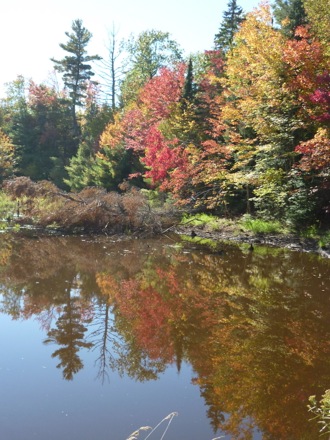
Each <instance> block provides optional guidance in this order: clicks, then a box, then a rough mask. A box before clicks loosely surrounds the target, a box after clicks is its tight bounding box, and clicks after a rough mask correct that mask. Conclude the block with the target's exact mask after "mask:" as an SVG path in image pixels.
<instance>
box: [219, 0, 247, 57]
mask: <svg viewBox="0 0 330 440" xmlns="http://www.w3.org/2000/svg"><path fill="white" fill-rule="evenodd" d="M243 20H244V14H243V9H242V8H241V7H240V6H238V4H237V1H236V0H229V2H228V4H227V10H226V11H225V12H224V13H223V15H222V22H221V25H220V28H219V32H218V33H217V34H216V35H215V37H214V48H215V49H216V50H221V51H223V52H224V53H226V52H228V51H229V50H230V49H231V47H232V44H233V39H234V35H235V33H236V32H237V30H238V28H239V25H240V24H241V23H242V21H243Z"/></svg>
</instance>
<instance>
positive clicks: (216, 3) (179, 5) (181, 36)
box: [0, 0, 259, 95]
mask: <svg viewBox="0 0 330 440" xmlns="http://www.w3.org/2000/svg"><path fill="white" fill-rule="evenodd" d="M227 3H228V0H162V1H158V0H10V1H6V2H4V4H3V5H2V6H1V14H0V56H1V69H0V94H1V95H2V94H3V85H4V83H6V82H10V81H13V80H14V79H15V78H16V77H17V75H23V76H24V77H26V78H32V79H33V80H34V81H36V82H37V83H40V82H43V81H45V80H47V77H48V76H49V74H50V73H51V72H52V71H53V63H52V62H51V61H50V58H52V57H54V58H56V59H61V58H63V57H64V56H65V52H64V51H63V50H62V49H61V48H60V47H59V44H60V43H66V42H67V37H66V35H65V32H66V31H68V32H71V25H72V21H73V20H75V19H78V18H80V19H82V20H83V25H84V27H86V28H87V29H88V30H89V31H90V32H92V34H93V37H92V39H91V41H90V43H89V45H88V46H87V51H88V53H89V55H94V54H98V55H100V56H104V57H106V54H107V51H106V44H107V41H108V37H107V35H108V31H109V30H110V29H111V28H112V25H113V24H114V25H115V27H116V28H117V29H118V31H119V32H118V38H119V39H120V38H127V37H128V36H129V35H130V34H131V33H133V34H134V35H137V34H139V33H140V32H142V31H144V30H150V29H156V30H161V31H165V32H169V33H170V34H171V37H172V38H173V39H174V40H176V41H177V43H178V44H179V45H180V47H181V48H182V49H183V50H184V52H185V54H187V55H188V54H189V53H193V52H198V51H204V50H207V49H212V45H213V38H214V35H215V34H216V33H217V31H218V28H219V25H220V22H221V19H222V13H223V11H224V10H225V9H226V7H227ZM238 4H239V5H240V6H242V7H243V9H244V11H245V12H250V11H251V10H252V9H253V8H254V7H256V6H257V5H258V4H259V1H258V0H241V1H238Z"/></svg>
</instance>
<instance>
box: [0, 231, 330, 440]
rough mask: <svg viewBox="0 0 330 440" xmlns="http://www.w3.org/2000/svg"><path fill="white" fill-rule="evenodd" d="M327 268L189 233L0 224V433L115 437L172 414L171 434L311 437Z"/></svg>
mask: <svg viewBox="0 0 330 440" xmlns="http://www.w3.org/2000/svg"><path fill="white" fill-rule="evenodd" d="M329 275H330V262H329V260H323V259H320V258H319V257H317V256H315V255H311V254H301V253H298V252H288V251H284V250H280V249H272V248H263V247H260V248H256V249H255V250H254V251H253V252H250V251H249V250H248V249H247V248H246V247H244V246H243V247H235V246H229V245H225V244H222V245H221V246H220V245H219V246H218V247H217V249H215V250H214V249H213V250H212V249H210V248H208V247H205V246H204V245H202V243H201V242H200V241H199V240H198V238H196V239H194V240H193V241H192V242H184V241H182V240H181V239H180V238H179V237H175V236H173V237H164V238H161V239H152V240H142V239H139V240H136V239H125V240H116V239H114V238H110V237H98V238H86V237H39V238H36V237H35V238H24V237H22V236H19V235H16V236H14V237H10V236H6V235H2V236H1V237H0V347H1V357H0V389H1V399H0V435H1V438H4V439H6V440H7V439H8V440H30V439H36V440H44V439H47V440H53V439H54V440H55V439H56V440H59V439H60V440H92V439H93V440H125V439H126V438H127V437H128V436H129V434H130V433H131V432H132V431H134V430H135V429H137V428H139V427H140V426H145V425H150V426H155V425H157V423H158V422H159V421H161V420H162V419H163V418H164V417H165V416H167V415H168V414H170V413H172V412H177V413H178V416H176V417H174V419H173V420H172V422H171V425H170V427H169V429H168V431H167V432H166V435H165V439H166V440H177V439H189V440H211V439H212V438H214V437H217V436H223V438H225V439H228V440H229V439H253V440H257V439H269V440H282V439H283V440H290V439H292V440H304V439H306V440H307V439H308V440H313V439H317V438H318V431H317V426H316V424H314V423H312V422H310V421H309V418H310V414H309V413H308V411H307V404H308V397H309V396H310V395H312V394H316V395H322V394H323V393H324V391H325V390H326V389H328V388H329V387H330V356H329V354H330V283H329V279H330V277H329ZM162 426H163V430H164V429H165V425H162ZM161 435H162V431H161V430H160V431H159V430H158V431H157V432H155V433H154V434H153V435H152V436H151V437H149V438H150V439H151V440H152V439H160V438H161ZM140 438H144V437H143V436H142V437H140Z"/></svg>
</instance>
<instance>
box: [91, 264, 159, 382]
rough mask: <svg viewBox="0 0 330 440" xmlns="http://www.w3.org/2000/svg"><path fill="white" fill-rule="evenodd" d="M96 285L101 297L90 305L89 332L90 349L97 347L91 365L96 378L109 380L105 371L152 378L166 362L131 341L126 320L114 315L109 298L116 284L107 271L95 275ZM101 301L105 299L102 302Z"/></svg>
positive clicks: (146, 378)
mask: <svg viewBox="0 0 330 440" xmlns="http://www.w3.org/2000/svg"><path fill="white" fill-rule="evenodd" d="M96 279H97V284H98V286H99V288H100V290H101V292H102V294H103V295H105V297H107V300H106V298H105V297H104V296H103V298H101V302H99V303H98V305H97V306H96V305H95V308H94V319H93V323H92V324H91V328H92V329H94V330H93V332H92V333H91V334H90V340H91V341H92V343H93V347H94V348H93V349H94V350H98V352H99V356H98V358H97V359H96V362H95V364H96V365H98V377H99V378H100V379H101V380H102V382H103V381H104V380H105V379H106V378H107V379H109V372H110V371H116V372H117V373H119V375H121V376H122V375H124V374H127V375H128V376H130V377H132V378H134V379H136V380H139V381H145V380H155V379H157V377H158V374H159V373H160V372H162V371H164V370H165V368H166V362H164V361H162V362H157V361H153V360H152V359H150V358H149V356H148V353H147V352H146V351H143V349H141V347H140V346H139V345H138V344H137V342H136V340H135V335H134V334H133V333H132V332H131V328H130V327H129V325H128V323H127V321H126V320H124V321H122V320H121V319H120V317H118V314H117V310H116V307H115V305H114V302H113V299H112V300H111V297H113V296H114V295H116V293H118V283H117V282H116V280H115V278H114V277H113V276H111V275H109V274H104V273H101V274H97V275H96ZM102 300H103V301H104V300H106V303H105V304H104V303H103V302H102Z"/></svg>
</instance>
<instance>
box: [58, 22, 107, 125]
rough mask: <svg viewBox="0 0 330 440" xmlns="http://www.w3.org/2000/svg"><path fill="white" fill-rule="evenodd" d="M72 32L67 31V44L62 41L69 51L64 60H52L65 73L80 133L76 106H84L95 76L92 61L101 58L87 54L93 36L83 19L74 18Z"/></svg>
mask: <svg viewBox="0 0 330 440" xmlns="http://www.w3.org/2000/svg"><path fill="white" fill-rule="evenodd" d="M72 31H73V32H72V33H69V32H65V35H66V36H67V37H68V39H69V40H68V42H67V43H66V44H63V43H61V44H60V47H61V48H62V49H63V50H65V51H66V52H68V53H69V55H67V56H65V57H64V58H63V59H62V60H55V59H54V58H52V59H51V60H52V61H53V62H54V63H55V69H56V70H57V71H58V72H61V73H63V81H64V84H65V86H66V87H67V89H68V90H69V95H70V98H71V111H72V119H73V128H74V133H75V134H78V132H79V130H78V123H77V115H76V107H77V106H82V105H83V102H84V99H85V97H86V90H87V87H88V81H89V80H90V79H91V77H92V76H94V72H93V71H92V67H91V65H90V64H89V63H90V62H91V61H95V60H100V59H101V57H100V56H98V55H92V56H90V55H87V52H86V46H87V44H88V43H89V41H90V39H91V38H92V34H91V32H89V31H88V30H87V29H86V28H84V27H83V24H82V20H74V21H73V23H72Z"/></svg>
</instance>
